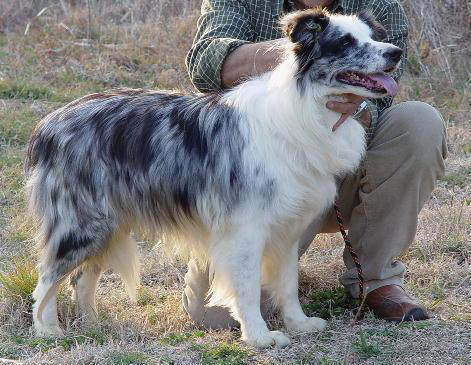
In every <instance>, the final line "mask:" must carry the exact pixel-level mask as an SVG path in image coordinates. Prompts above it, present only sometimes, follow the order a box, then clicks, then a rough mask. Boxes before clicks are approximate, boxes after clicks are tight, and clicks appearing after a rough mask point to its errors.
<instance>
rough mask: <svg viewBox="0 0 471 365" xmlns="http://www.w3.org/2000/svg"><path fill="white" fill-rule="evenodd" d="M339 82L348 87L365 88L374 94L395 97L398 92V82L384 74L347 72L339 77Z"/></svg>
mask: <svg viewBox="0 0 471 365" xmlns="http://www.w3.org/2000/svg"><path fill="white" fill-rule="evenodd" d="M337 81H339V82H341V83H343V84H347V85H352V86H360V87H364V88H365V89H367V90H369V91H372V92H374V93H380V94H384V93H387V94H388V95H391V96H395V95H396V94H397V90H398V86H397V83H396V81H395V80H394V79H393V78H392V77H391V76H389V75H386V74H384V73H382V72H378V73H374V74H364V73H361V72H357V71H346V72H342V73H339V74H338V75H337Z"/></svg>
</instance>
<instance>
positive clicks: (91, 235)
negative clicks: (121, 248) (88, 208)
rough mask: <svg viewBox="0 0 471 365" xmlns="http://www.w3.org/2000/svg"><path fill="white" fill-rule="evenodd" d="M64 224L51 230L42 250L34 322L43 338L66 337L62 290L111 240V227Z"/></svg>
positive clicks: (34, 306)
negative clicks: (59, 302)
mask: <svg viewBox="0 0 471 365" xmlns="http://www.w3.org/2000/svg"><path fill="white" fill-rule="evenodd" d="M62 223H63V224H61V225H59V224H56V225H55V226H54V227H53V228H51V229H50V230H49V232H50V233H49V235H48V238H47V239H46V240H45V243H44V244H43V246H42V255H41V259H40V263H39V279H38V284H37V286H36V289H35V290H34V292H33V298H34V300H35V303H34V305H33V322H34V327H35V329H36V331H37V333H38V334H40V335H53V336H57V335H60V334H61V333H62V331H61V329H60V327H59V321H58V317H57V304H56V294H57V289H58V286H59V284H60V283H61V282H62V280H63V279H65V278H66V277H67V275H68V274H69V273H70V272H71V271H72V270H74V269H75V268H76V267H77V266H79V265H81V264H82V263H83V262H84V261H86V260H87V259H90V258H92V257H94V256H97V255H99V253H100V251H102V250H103V248H104V247H105V244H106V242H107V238H108V237H109V233H108V232H109V228H108V227H109V226H108V225H102V224H97V222H94V223H95V224H91V223H90V224H89V225H87V226H85V227H84V226H83V225H82V226H81V227H79V226H78V225H74V224H71V222H70V221H65V220H64V222H62Z"/></svg>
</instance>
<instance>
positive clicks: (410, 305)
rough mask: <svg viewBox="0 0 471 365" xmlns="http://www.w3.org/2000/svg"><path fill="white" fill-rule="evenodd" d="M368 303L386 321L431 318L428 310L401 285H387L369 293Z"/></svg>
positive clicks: (366, 301)
mask: <svg viewBox="0 0 471 365" xmlns="http://www.w3.org/2000/svg"><path fill="white" fill-rule="evenodd" d="M365 303H366V305H367V306H368V307H369V308H370V309H371V310H372V311H373V312H374V314H376V316H377V317H379V318H381V319H384V320H386V321H394V322H403V321H422V320H425V319H429V318H430V317H429V315H428V314H427V310H426V309H425V308H424V306H423V305H421V304H420V303H419V302H418V301H417V299H415V298H413V297H411V296H410V295H409V294H407V293H406V291H405V290H404V289H403V288H402V287H400V286H399V285H386V286H382V287H380V288H378V289H375V290H373V291H371V292H369V293H368V295H367V296H366V300H365Z"/></svg>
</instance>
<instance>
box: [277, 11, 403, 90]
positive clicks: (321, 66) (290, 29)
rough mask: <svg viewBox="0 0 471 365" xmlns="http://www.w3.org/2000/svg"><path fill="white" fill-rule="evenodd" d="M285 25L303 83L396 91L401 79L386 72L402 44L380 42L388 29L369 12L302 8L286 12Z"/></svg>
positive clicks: (395, 63) (393, 64)
mask: <svg viewBox="0 0 471 365" xmlns="http://www.w3.org/2000/svg"><path fill="white" fill-rule="evenodd" d="M281 25H282V29H283V31H284V33H285V35H286V36H287V37H288V39H289V40H290V41H291V42H292V44H293V47H292V51H293V52H294V56H295V59H296V62H297V68H298V69H297V72H296V77H297V81H298V85H299V87H301V88H302V89H304V88H305V87H306V86H308V85H310V84H311V85H312V84H322V85H324V86H326V87H328V88H329V89H330V91H332V93H353V94H356V95H361V96H365V97H369V98H379V97H384V96H386V95H391V96H394V95H396V93H397V89H398V86H397V83H396V82H395V81H394V79H393V78H392V77H391V76H389V75H388V73H389V72H392V71H394V70H395V69H396V68H397V67H398V65H399V63H400V60H401V56H402V50H401V49H400V48H398V47H396V46H394V45H392V44H389V43H384V42H381V40H382V39H384V38H385V37H386V31H385V29H384V28H383V26H382V25H381V24H380V23H378V22H377V21H376V20H375V19H374V18H373V16H372V15H371V14H370V13H369V12H362V13H360V14H358V15H353V16H344V15H330V14H328V13H327V12H326V11H321V10H304V11H298V12H294V13H291V14H289V15H287V16H285V17H284V18H282V20H281Z"/></svg>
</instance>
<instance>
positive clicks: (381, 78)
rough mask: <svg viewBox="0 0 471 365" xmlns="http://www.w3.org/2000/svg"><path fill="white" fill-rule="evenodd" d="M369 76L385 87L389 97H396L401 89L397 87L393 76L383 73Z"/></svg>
mask: <svg viewBox="0 0 471 365" xmlns="http://www.w3.org/2000/svg"><path fill="white" fill-rule="evenodd" d="M368 76H369V77H370V78H371V79H373V80H375V81H376V82H377V83H378V84H380V85H381V86H382V87H384V88H385V89H386V91H387V92H388V94H389V95H391V96H396V94H397V90H398V89H399V87H398V86H397V82H396V81H395V80H394V79H393V78H392V77H391V76H388V75H385V74H381V73H377V74H372V75H368Z"/></svg>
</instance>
